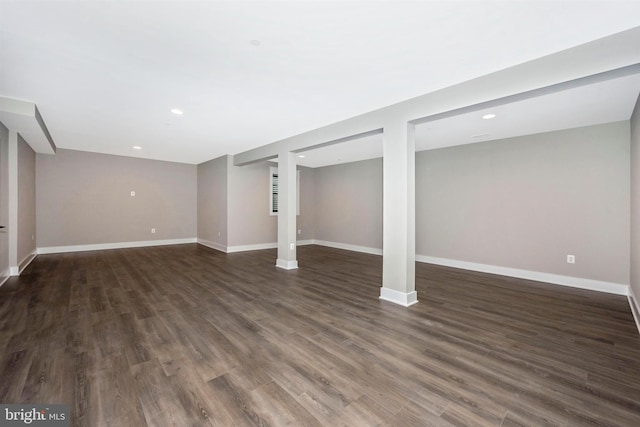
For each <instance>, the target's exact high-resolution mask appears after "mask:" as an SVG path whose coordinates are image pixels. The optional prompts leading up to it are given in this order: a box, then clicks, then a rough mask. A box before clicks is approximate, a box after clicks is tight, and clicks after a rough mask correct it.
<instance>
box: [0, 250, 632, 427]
mask: <svg viewBox="0 0 640 427" xmlns="http://www.w3.org/2000/svg"><path fill="white" fill-rule="evenodd" d="M298 258H299V262H300V266H301V268H300V269H299V270H297V271H284V270H280V269H277V268H275V267H274V266H273V264H274V261H275V251H274V250H265V251H256V252H248V253H238V254H228V255H227V254H223V253H221V252H216V251H214V250H211V249H208V248H205V247H202V246H198V245H181V246H165V247H156V248H140V249H125V250H112V251H96V252H84V253H74V254H61V255H40V256H38V258H37V259H36V260H35V261H34V262H33V263H32V264H31V265H30V266H29V268H28V269H27V270H26V271H25V272H24V273H23V275H22V276H20V277H19V278H13V279H11V280H10V281H9V282H7V283H6V284H5V285H4V286H3V287H2V288H0V349H1V359H0V402H3V403H67V404H70V406H71V412H72V414H71V415H72V425H78V426H84V425H86V426H145V425H149V426H165V425H167V426H169V425H176V426H199V425H220V426H241V425H271V426H280V425H294V426H307V425H308V426H315V425H331V426H342V425H344V426H374V425H393V426H403V427H404V426H412V425H416V426H426V425H435V426H449V425H463V426H484V425H491V426H521V425H531V426H539V425H557V426H566V425H571V426H591V425H598V426H599V425H602V426H605V425H606V426H640V338H639V337H638V332H637V330H636V328H635V324H634V322H633V319H632V315H631V312H630V311H629V307H628V305H627V300H626V298H625V297H621V296H614V295H606V294H599V293H594V292H588V291H581V290H576V289H569V288H563V287H557V286H552V285H545V284H540V283H535V282H527V281H524V280H518V279H512V278H504V277H498V276H492V275H488V274H480V273H472V272H466V271H461V270H455V269H451V268H445V267H438V266H430V265H426V264H418V265H417V269H416V270H417V278H416V282H417V290H418V298H419V300H420V302H419V303H418V304H417V305H414V306H412V307H410V308H408V309H407V308H403V307H400V306H397V305H394V304H391V303H388V302H385V301H380V300H379V299H378V296H379V286H380V283H381V261H382V260H381V258H380V257H377V256H371V255H364V254H358V253H353V252H346V251H341V250H336V249H329V248H323V247H319V246H306V247H300V248H299V251H298Z"/></svg>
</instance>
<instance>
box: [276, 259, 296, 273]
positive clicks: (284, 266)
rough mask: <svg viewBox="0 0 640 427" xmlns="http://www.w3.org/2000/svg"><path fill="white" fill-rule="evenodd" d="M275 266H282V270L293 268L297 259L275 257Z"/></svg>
mask: <svg viewBox="0 0 640 427" xmlns="http://www.w3.org/2000/svg"><path fill="white" fill-rule="evenodd" d="M276 267H278V268H282V269H284V270H295V269H296V268H298V261H297V260H293V261H287V260H286V259H277V260H276Z"/></svg>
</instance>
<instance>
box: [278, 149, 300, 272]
mask: <svg viewBox="0 0 640 427" xmlns="http://www.w3.org/2000/svg"><path fill="white" fill-rule="evenodd" d="M296 174H297V172H296V157H295V154H294V153H281V154H279V155H278V259H277V260H276V266H277V267H279V268H284V269H285V270H293V269H296V268H298V260H297V258H296V239H297V236H296V206H297V203H298V202H297V200H296V198H297V197H298V194H297V193H298V191H297V188H296V185H297V175H296Z"/></svg>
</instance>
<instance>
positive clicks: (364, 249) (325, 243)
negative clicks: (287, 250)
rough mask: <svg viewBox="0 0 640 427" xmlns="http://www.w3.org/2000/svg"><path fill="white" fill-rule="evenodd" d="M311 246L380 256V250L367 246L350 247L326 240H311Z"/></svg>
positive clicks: (347, 244)
mask: <svg viewBox="0 0 640 427" xmlns="http://www.w3.org/2000/svg"><path fill="white" fill-rule="evenodd" d="M312 242H313V243H311V244H313V245H320V246H327V247H329V248H336V249H344V250H347V251H354V252H362V253H365V254H371V255H382V249H379V248H371V247H368V246H358V245H351V244H349V243H338V242H329V241H326V240H315V239H313V240H312Z"/></svg>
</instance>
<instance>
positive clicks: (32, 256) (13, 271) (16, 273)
mask: <svg viewBox="0 0 640 427" xmlns="http://www.w3.org/2000/svg"><path fill="white" fill-rule="evenodd" d="M36 256H38V249H34V250H33V252H31V253H30V254H28V255H27V256H26V257H24V258H22V261H20V263H19V264H18V265H17V266H13V267H11V275H12V276H19V275H20V273H22V272H23V271H24V269H25V268H27V267H28V266H29V264H31V261H33V260H34V259H36Z"/></svg>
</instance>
